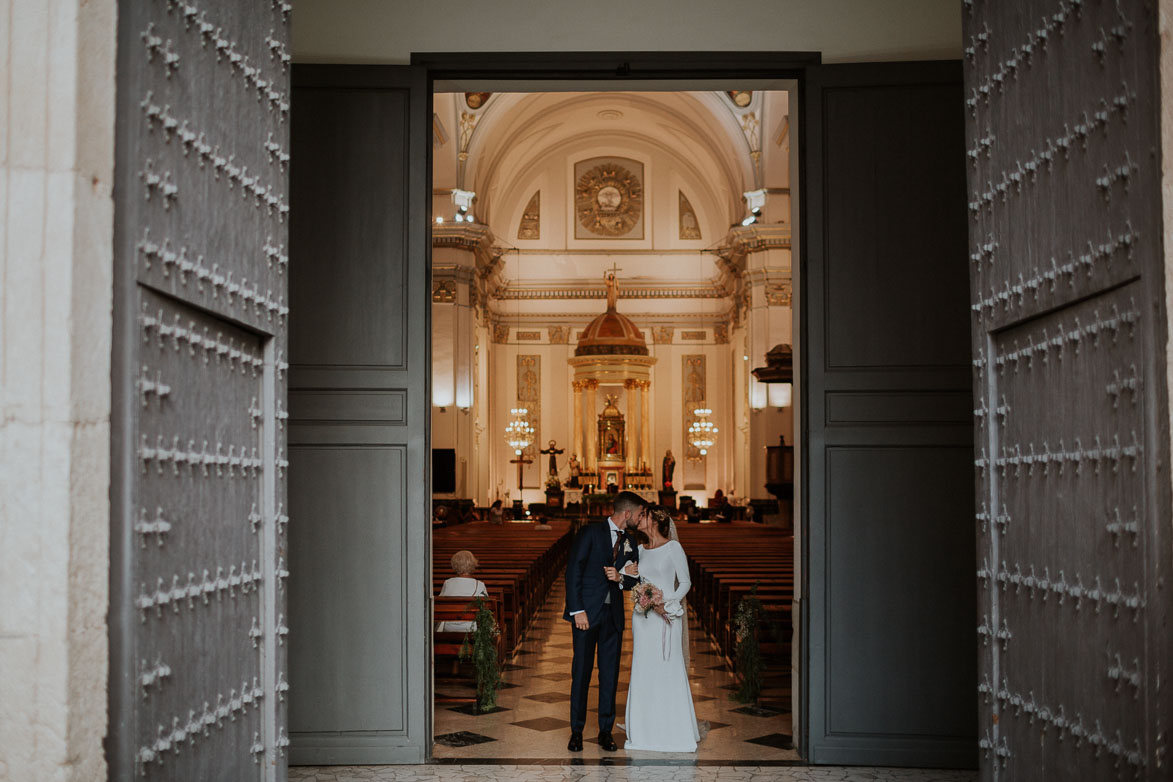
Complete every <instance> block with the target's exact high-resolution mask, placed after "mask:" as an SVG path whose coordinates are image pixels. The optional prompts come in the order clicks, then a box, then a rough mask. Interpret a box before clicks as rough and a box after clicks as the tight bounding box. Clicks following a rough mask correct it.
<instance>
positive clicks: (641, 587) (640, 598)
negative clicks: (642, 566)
mask: <svg viewBox="0 0 1173 782" xmlns="http://www.w3.org/2000/svg"><path fill="white" fill-rule="evenodd" d="M631 594H632V596H633V597H634V598H635V610H636V611H638V612H640V613H641V614H646V613H647V612H648V611H652V610H655V608H656V606H662V605H664V593H663V592H661V591H660V589H659V588H658V587H657V586H656V585H655V584H652V583H651V582H648V581H642V582H640V583H639V584H636V585H635V588H634V589H632V590H631Z"/></svg>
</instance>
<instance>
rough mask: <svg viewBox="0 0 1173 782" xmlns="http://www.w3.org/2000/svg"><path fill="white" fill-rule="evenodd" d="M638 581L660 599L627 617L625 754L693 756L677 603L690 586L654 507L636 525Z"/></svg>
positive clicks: (694, 733) (693, 725) (662, 514)
mask: <svg viewBox="0 0 1173 782" xmlns="http://www.w3.org/2000/svg"><path fill="white" fill-rule="evenodd" d="M640 530H641V531H642V532H643V533H644V534H645V535H646V536H647V538H648V540H647V542H646V543H645V544H644V545H642V546H640V548H639V577H640V580H641V581H647V582H651V583H652V584H654V585H655V586H656V587H658V588H659V589H660V591H662V592H663V593H664V604H663V605H662V606H657V607H656V610H654V611H652V610H649V611H648V612H647V613H646V614H641V613H639V612H638V611H635V612H633V614H632V617H631V644H632V657H631V682H630V684H628V688H627V718H626V723H627V725H626V729H627V743H626V744H625V745H624V749H639V750H653V751H656V752H695V751H696V743H697V741H699V740H700V731H699V730H698V728H697V721H696V711H695V710H694V709H693V705H692V691H691V690H690V689H689V684H688V663H687V649H685V648H684V639H685V637H686V635H685V634H686V630H687V624H688V617H687V616H685V612H684V607H683V605H681V601H682V600H683V599H684V596H685V594H687V593H688V588H689V587H690V586H691V585H692V582H691V581H690V579H689V576H688V560H687V559H686V558H685V556H684V549H683V547H681V545H680V541H679V540H676V535H675V532H676V527H675V524H674V523H673V522H672V517H671V516H670V515H669V513H668V511H667V510H666V509H664V508H663V507H660V506H653V507H652V508H650V509H649V510H648V511H647V513H645V514H644V518H643V519H642V520H641V522H640Z"/></svg>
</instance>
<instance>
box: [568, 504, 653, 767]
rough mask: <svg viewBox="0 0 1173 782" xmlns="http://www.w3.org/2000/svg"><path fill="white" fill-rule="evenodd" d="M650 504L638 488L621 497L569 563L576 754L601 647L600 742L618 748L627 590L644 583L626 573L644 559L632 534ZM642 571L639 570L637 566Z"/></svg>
mask: <svg viewBox="0 0 1173 782" xmlns="http://www.w3.org/2000/svg"><path fill="white" fill-rule="evenodd" d="M646 508H647V503H645V502H644V501H643V499H642V498H641V497H640V496H639V495H638V494H635V493H634V492H630V491H622V492H619V494H617V495H616V496H615V502H614V510H613V511H612V512H611V516H610V517H609V518H608V519H607V521H605V522H595V523H593V524H588V525H587V526H586V527H584V528H583V529H582V530H581V531H580V532H579V533H578V536H577V537H576V538H575V539H574V546H573V547H572V548H571V551H570V562H569V563H567V565H566V612H565V613H564V614H563V618H564V619H566V620H567V621H569V622H570V623H571V627H572V630H571V632H572V633H573V635H574V662H573V663H572V665H571V669H570V743H569V744H567V745H566V748H567V749H568V750H570V751H571V752H581V751H582V728H583V726H584V725H585V724H586V710H587V690H588V689H590V686H591V669H592V668H594V667H595V650H596V648H597V649H598V659H599V746H601V747H602V748H603V749H605V750H607V751H608V752H614V751H615V750H616V749H617V747H616V744H615V739H613V738H611V727H612V726H613V725H614V724H615V689H616V687H617V686H618V684H619V650H620V648H621V647H622V646H623V626H624V613H625V612H624V609H625V608H626V605H625V603H626V601H625V600H624V599H623V593H622V592H621V590H622V589H625V588H626V589H630V588H631V587H633V586H635V585H636V584H637V583H639V579H638V578H635V577H634V575H628V574H627V573H624V572H622V571H623V570H624V569H625V568H626V567H627V566H628V565H629V564H630V563H636V565H637V566H638V563H639V546H638V545H637V543H636V541H635V540H634V539H633V538H632V537H631V536H630V535H629V534H628V531H629V530H634V529H635V528H636V527H637V526H639V521H640V518H642V516H643V514H644V511H645V509H646ZM632 570H636V568H632Z"/></svg>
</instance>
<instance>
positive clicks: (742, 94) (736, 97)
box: [725, 90, 753, 109]
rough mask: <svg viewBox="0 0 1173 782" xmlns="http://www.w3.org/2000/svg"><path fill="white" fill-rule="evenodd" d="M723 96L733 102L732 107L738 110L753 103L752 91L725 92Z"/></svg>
mask: <svg viewBox="0 0 1173 782" xmlns="http://www.w3.org/2000/svg"><path fill="white" fill-rule="evenodd" d="M725 94H726V95H728V96H729V100H731V101H733V105H734V106H736V107H737V108H739V109H744V108H745V107H746V106H748V105H749V104H751V103H753V90H726V91H725Z"/></svg>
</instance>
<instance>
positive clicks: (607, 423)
mask: <svg viewBox="0 0 1173 782" xmlns="http://www.w3.org/2000/svg"><path fill="white" fill-rule="evenodd" d="M616 401H617V398H616V397H615V396H614V395H612V394H608V395H607V397H606V404H605V405H604V406H603V412H602V413H599V461H600V462H622V461H624V459H625V458H626V457H627V441H626V438H625V435H626V428H627V427H626V422H625V421H624V419H623V413H621V412H619V408H618V407H617V406H616V404H615V402H616Z"/></svg>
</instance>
